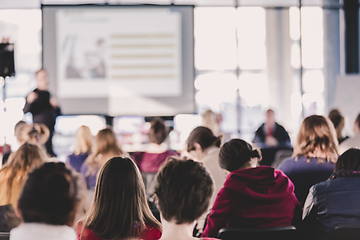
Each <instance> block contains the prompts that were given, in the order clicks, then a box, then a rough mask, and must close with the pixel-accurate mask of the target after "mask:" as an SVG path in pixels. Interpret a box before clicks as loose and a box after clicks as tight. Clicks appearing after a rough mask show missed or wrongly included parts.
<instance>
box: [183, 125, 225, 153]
mask: <svg viewBox="0 0 360 240" xmlns="http://www.w3.org/2000/svg"><path fill="white" fill-rule="evenodd" d="M194 143H198V144H200V146H201V148H202V150H203V151H204V150H205V149H207V148H208V147H211V146H216V147H220V145H221V136H219V137H216V136H215V135H214V133H213V132H212V131H211V130H210V129H209V128H207V127H203V126H200V127H196V128H195V129H194V130H192V132H191V133H190V135H189V137H188V138H187V140H186V145H187V151H188V152H190V151H191V150H193V148H194Z"/></svg>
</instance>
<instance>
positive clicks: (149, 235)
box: [141, 224, 161, 240]
mask: <svg viewBox="0 0 360 240" xmlns="http://www.w3.org/2000/svg"><path fill="white" fill-rule="evenodd" d="M160 238H161V230H160V229H157V228H156V227H154V226H151V225H150V224H146V228H145V230H144V232H143V234H142V235H141V239H143V240H157V239H160Z"/></svg>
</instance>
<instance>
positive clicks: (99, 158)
mask: <svg viewBox="0 0 360 240" xmlns="http://www.w3.org/2000/svg"><path fill="white" fill-rule="evenodd" d="M124 155H125V156H126V154H125V152H124V151H123V150H122V149H121V148H120V146H119V145H118V142H117V140H116V136H115V133H114V132H113V131H112V130H111V129H109V128H105V129H102V130H100V131H99V132H98V134H97V135H96V137H95V144H94V146H93V149H92V153H91V154H90V156H89V157H88V158H87V159H86V160H85V162H84V163H83V164H82V166H81V168H80V172H81V174H83V175H84V176H85V180H86V185H87V187H88V189H94V188H95V184H96V174H97V172H98V171H99V170H100V168H101V167H102V166H103V165H104V164H105V163H106V162H107V161H108V160H109V159H110V158H113V157H116V156H124Z"/></svg>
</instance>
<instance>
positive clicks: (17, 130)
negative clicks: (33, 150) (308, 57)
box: [2, 120, 26, 165]
mask: <svg viewBox="0 0 360 240" xmlns="http://www.w3.org/2000/svg"><path fill="white" fill-rule="evenodd" d="M25 124H26V122H24V121H22V120H21V121H19V122H17V123H16V124H15V126H14V135H15V137H16V140H17V142H18V143H19V145H20V146H21V145H22V144H23V143H21V140H22V139H20V137H19V135H20V134H19V132H20V131H19V130H20V129H21V126H22V125H25ZM10 154H11V151H9V152H7V153H5V154H4V155H3V158H2V165H4V164H5V163H6V162H7V160H8V159H9V156H10Z"/></svg>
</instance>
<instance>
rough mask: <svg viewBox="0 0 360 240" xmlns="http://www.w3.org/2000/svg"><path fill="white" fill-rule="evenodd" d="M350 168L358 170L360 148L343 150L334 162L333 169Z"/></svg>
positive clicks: (359, 166)
mask: <svg viewBox="0 0 360 240" xmlns="http://www.w3.org/2000/svg"><path fill="white" fill-rule="evenodd" d="M339 170H350V171H360V149H356V148H350V149H349V150H347V151H346V152H344V153H343V154H342V155H341V156H340V157H339V158H338V160H337V162H336V164H335V171H334V172H337V171H339Z"/></svg>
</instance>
